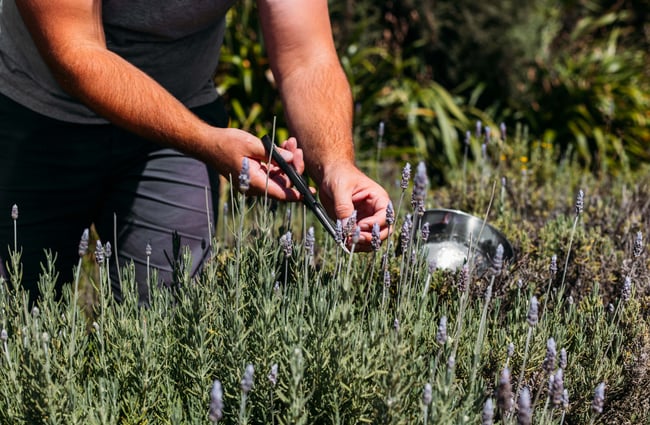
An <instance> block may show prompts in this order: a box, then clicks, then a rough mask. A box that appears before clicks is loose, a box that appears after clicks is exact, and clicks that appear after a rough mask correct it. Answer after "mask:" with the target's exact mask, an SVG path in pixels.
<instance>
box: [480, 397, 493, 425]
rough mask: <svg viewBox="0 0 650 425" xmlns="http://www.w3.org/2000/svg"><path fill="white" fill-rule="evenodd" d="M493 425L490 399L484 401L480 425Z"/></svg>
mask: <svg viewBox="0 0 650 425" xmlns="http://www.w3.org/2000/svg"><path fill="white" fill-rule="evenodd" d="M493 424H494V402H493V401H492V399H491V398H488V399H487V400H485V404H484V405H483V413H482V414H481V425H493Z"/></svg>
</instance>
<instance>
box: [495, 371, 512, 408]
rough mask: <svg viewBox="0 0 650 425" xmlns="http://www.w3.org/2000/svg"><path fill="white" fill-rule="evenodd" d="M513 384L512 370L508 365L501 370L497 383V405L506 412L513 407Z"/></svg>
mask: <svg viewBox="0 0 650 425" xmlns="http://www.w3.org/2000/svg"><path fill="white" fill-rule="evenodd" d="M512 398H513V395H512V385H511V383H510V370H509V369H508V368H507V367H506V368H504V369H503V370H502V371H501V376H500V377H499V383H498V385H497V407H498V408H499V409H500V410H501V412H503V413H506V412H509V411H510V410H511V409H512V403H513V400H512Z"/></svg>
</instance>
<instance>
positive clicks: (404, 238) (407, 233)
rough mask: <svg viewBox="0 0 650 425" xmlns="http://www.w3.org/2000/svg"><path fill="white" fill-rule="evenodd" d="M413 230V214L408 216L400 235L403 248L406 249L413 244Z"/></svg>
mask: <svg viewBox="0 0 650 425" xmlns="http://www.w3.org/2000/svg"><path fill="white" fill-rule="evenodd" d="M412 228H413V221H412V219H411V214H407V215H406V219H405V220H404V223H402V234H401V235H400V241H401V243H402V248H403V249H406V248H407V247H408V246H409V242H411V229H412Z"/></svg>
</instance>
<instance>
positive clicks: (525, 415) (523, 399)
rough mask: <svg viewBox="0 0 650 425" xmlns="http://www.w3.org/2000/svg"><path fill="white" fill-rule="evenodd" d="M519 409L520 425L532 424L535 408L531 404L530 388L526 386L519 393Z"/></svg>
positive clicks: (518, 421) (518, 422) (518, 420)
mask: <svg viewBox="0 0 650 425" xmlns="http://www.w3.org/2000/svg"><path fill="white" fill-rule="evenodd" d="M518 407H519V411H518V413H517V424H518V425H530V424H531V423H532V422H533V408H532V406H531V404H530V390H529V389H528V387H524V389H523V390H521V394H520V395H519V402H518Z"/></svg>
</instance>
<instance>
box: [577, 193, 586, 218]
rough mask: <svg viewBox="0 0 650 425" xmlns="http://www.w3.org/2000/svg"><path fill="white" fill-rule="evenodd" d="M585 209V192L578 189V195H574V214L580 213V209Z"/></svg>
mask: <svg viewBox="0 0 650 425" xmlns="http://www.w3.org/2000/svg"><path fill="white" fill-rule="evenodd" d="M584 209H585V193H584V192H583V191H582V189H580V190H579V191H578V196H576V214H577V215H580V214H582V211H584Z"/></svg>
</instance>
